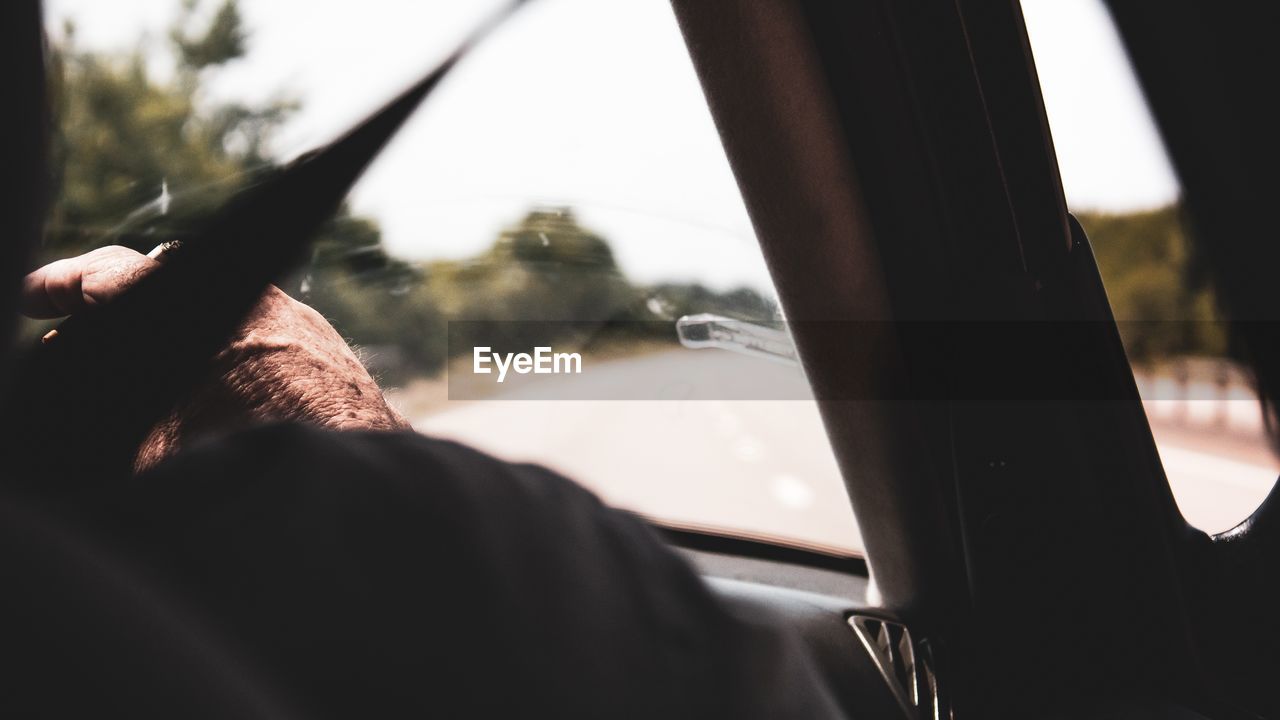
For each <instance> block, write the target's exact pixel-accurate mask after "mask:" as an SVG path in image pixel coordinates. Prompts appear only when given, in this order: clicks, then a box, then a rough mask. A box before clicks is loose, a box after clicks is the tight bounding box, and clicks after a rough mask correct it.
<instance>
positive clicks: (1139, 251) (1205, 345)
mask: <svg viewBox="0 0 1280 720" xmlns="http://www.w3.org/2000/svg"><path fill="white" fill-rule="evenodd" d="M1076 217H1077V218H1078V219H1079V220H1080V224H1081V225H1082V226H1083V227H1084V229H1085V232H1086V234H1087V235H1088V236H1089V241H1090V243H1091V244H1092V246H1093V251H1094V254H1095V255H1096V256H1097V260H1098V267H1099V269H1100V270H1101V272H1102V279H1103V284H1104V285H1105V287H1106V290H1107V297H1108V299H1109V300H1110V301H1111V307H1112V310H1113V312H1114V314H1115V317H1116V320H1117V321H1118V322H1119V326H1120V334H1121V338H1122V339H1123V340H1124V344H1125V349H1126V351H1127V352H1128V354H1129V358H1130V360H1132V361H1133V362H1136V363H1144V364H1153V363H1160V362H1162V361H1165V360H1168V359H1171V358H1176V357H1182V356H1188V355H1200V356H1211V357H1220V356H1223V355H1225V354H1226V353H1227V339H1226V333H1225V329H1224V327H1223V326H1222V325H1221V324H1220V323H1219V322H1217V320H1218V318H1219V316H1218V312H1217V308H1216V306H1215V304H1214V299H1213V294H1212V290H1211V288H1209V287H1207V285H1206V283H1205V282H1203V278H1202V274H1201V273H1199V272H1198V271H1197V267H1198V263H1196V262H1195V257H1194V256H1192V254H1191V245H1190V243H1189V242H1188V239H1187V237H1186V234H1185V233H1186V231H1185V226H1184V223H1183V219H1182V215H1181V210H1180V209H1179V208H1178V207H1177V206H1176V205H1170V206H1167V207H1163V208H1159V209H1155V210H1149V211H1145V212H1134V213H1124V214H1106V213H1076Z"/></svg>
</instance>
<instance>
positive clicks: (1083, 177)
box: [1022, 0, 1280, 532]
mask: <svg viewBox="0 0 1280 720" xmlns="http://www.w3.org/2000/svg"><path fill="white" fill-rule="evenodd" d="M1022 8H1023V13H1024V15H1025V17H1026V23H1027V32H1028V34H1029V36H1030V39H1031V47H1032V52H1033V53H1034V55H1035V60H1036V69H1037V72H1038V73H1039V76H1040V82H1041V86H1042V87H1043V92H1044V98H1045V106H1046V109H1047V111H1048V115H1049V125H1050V129H1051V131H1052V134H1053V141H1054V145H1055V147H1056V150H1057V155H1058V164H1059V168H1060V169H1061V172H1062V182H1063V186H1064V188H1065V190H1066V195H1067V204H1068V206H1069V208H1070V210H1071V212H1072V213H1073V214H1074V215H1075V216H1076V217H1077V218H1078V219H1079V220H1080V223H1081V225H1083V226H1084V228H1085V231H1086V232H1087V233H1088V235H1089V239H1090V241H1091V243H1092V245H1093V248H1094V252H1095V253H1096V255H1097V259H1098V265H1099V267H1100V269H1101V272H1102V277H1103V282H1104V284H1105V286H1106V290H1107V296H1108V298H1109V299H1110V301H1111V305H1112V309H1113V311H1114V313H1115V316H1116V320H1117V322H1118V323H1119V327H1120V333H1121V336H1122V338H1123V340H1124V343H1125V350H1126V352H1127V353H1128V355H1129V359H1130V362H1131V363H1132V364H1133V369H1134V374H1135V376H1136V378H1137V380H1138V385H1139V390H1140V392H1141V393H1142V396H1143V402H1144V406H1145V408H1146V410H1147V417H1148V419H1149V421H1150V423H1151V429H1152V432H1153V434H1154V435H1155V439H1156V444H1157V446H1158V447H1159V450H1160V457H1161V460H1162V461H1163V464H1164V467H1165V472H1166V474H1167V475H1168V478H1169V483H1170V486H1171V487H1172V489H1173V493H1174V497H1175V498H1176V499H1177V501H1178V506H1179V508H1180V509H1181V510H1182V513H1183V515H1184V516H1185V517H1186V518H1187V520H1188V521H1189V522H1190V523H1191V524H1193V525H1195V526H1196V527H1199V528H1200V529H1202V530H1205V531H1207V532H1221V531H1224V530H1228V529H1230V528H1231V527H1233V526H1235V525H1236V524H1237V523H1239V522H1240V521H1241V520H1243V519H1245V518H1246V517H1247V516H1248V515H1249V514H1250V513H1251V512H1253V510H1254V509H1255V508H1256V507H1257V506H1258V504H1259V503H1261V502H1262V500H1263V499H1264V498H1265V497H1266V494H1267V492H1269V491H1270V489H1271V487H1272V485H1273V484H1274V482H1275V479H1276V475H1277V472H1278V471H1280V463H1278V462H1277V460H1276V458H1275V456H1274V455H1273V454H1272V453H1271V451H1270V449H1269V445H1268V443H1267V441H1266V437H1265V435H1264V431H1263V425H1262V415H1261V411H1260V408H1259V404H1258V402H1257V397H1256V395H1255V393H1254V392H1253V390H1252V388H1251V386H1250V381H1249V378H1248V375H1247V374H1246V373H1245V372H1244V371H1242V369H1241V368H1240V367H1239V366H1238V365H1236V364H1235V363H1234V362H1233V361H1232V360H1231V358H1230V357H1229V356H1228V352H1227V351H1228V348H1227V344H1226V335H1225V332H1224V330H1223V326H1222V324H1221V322H1220V317H1219V315H1218V312H1217V308H1216V307H1215V304H1214V296H1213V289H1212V288H1211V287H1209V286H1207V284H1206V283H1205V282H1204V281H1203V273H1202V272H1200V270H1199V268H1198V263H1197V259H1196V257H1195V255H1194V254H1193V253H1192V252H1191V246H1190V245H1189V243H1188V242H1187V240H1188V231H1189V229H1188V227H1187V226H1186V225H1185V224H1184V222H1183V216H1182V213H1181V209H1180V189H1179V186H1178V181H1177V178H1176V176H1175V174H1174V172H1173V170H1172V168H1171V167H1170V164H1169V159H1168V157H1167V156H1166V154H1165V150H1164V146H1163V144H1162V142H1161V140H1160V136H1159V133H1158V131H1157V129H1156V127H1155V124H1154V121H1153V119H1152V118H1151V116H1150V112H1149V110H1148V109H1147V106H1146V104H1145V101H1144V99H1143V96H1142V91H1141V88H1140V86H1139V84H1138V82H1137V79H1136V78H1135V77H1134V75H1133V71H1132V69H1131V68H1130V66H1129V62H1128V59H1127V58H1126V56H1125V51H1124V48H1123V46H1122V44H1121V41H1120V38H1119V36H1118V35H1117V33H1116V30H1115V28H1114V26H1113V24H1112V21H1111V18H1110V16H1109V15H1108V13H1107V10H1106V8H1105V7H1104V6H1103V4H1102V2H1101V0H1082V1H1081V2H1071V3H1063V2H1055V1H1054V0H1022Z"/></svg>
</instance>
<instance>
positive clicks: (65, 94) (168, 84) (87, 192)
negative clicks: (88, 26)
mask: <svg viewBox="0 0 1280 720" xmlns="http://www.w3.org/2000/svg"><path fill="white" fill-rule="evenodd" d="M197 10H198V6H197V3H196V2H194V1H187V2H185V3H184V4H183V6H182V9H181V12H180V13H179V14H178V17H177V20H176V21H175V24H174V26H173V27H172V28H171V30H170V33H169V39H170V42H171V47H170V48H169V49H170V50H171V51H172V52H171V54H170V57H171V58H172V67H171V68H168V69H167V70H168V71H167V72H157V71H156V68H155V67H153V65H154V64H157V63H158V60H157V58H158V56H159V54H157V53H154V52H153V53H150V54H148V53H147V52H145V45H144V44H143V43H141V42H140V43H139V46H138V47H137V48H136V49H134V50H133V51H131V52H127V53H100V52H93V51H90V50H85V49H82V48H80V47H78V46H77V44H76V33H75V27H74V25H72V24H71V23H68V24H67V26H66V29H65V32H64V36H65V39H64V40H63V41H62V42H60V43H59V44H57V45H55V46H54V47H53V48H52V53H51V55H52V62H51V83H52V93H51V95H52V98H53V105H54V107H53V110H54V116H55V118H56V119H57V125H56V128H55V132H54V135H53V139H52V140H53V141H52V148H51V151H52V152H51V154H52V159H53V168H54V178H53V180H54V183H55V189H56V192H55V193H54V198H55V202H54V205H53V208H52V212H51V214H50V221H49V224H48V228H47V233H46V239H45V247H44V250H45V252H44V258H43V259H46V260H47V259H50V258H52V257H59V256H65V255H69V254H73V253H76V252H81V251H83V250H84V249H86V248H89V247H93V246H96V245H102V244H106V243H109V242H115V243H120V244H127V245H130V246H134V247H140V248H143V249H149V246H153V245H155V244H156V242H158V239H159V238H161V237H172V236H173V235H175V234H181V232H182V231H183V230H184V229H185V228H187V227H189V226H190V225H191V224H192V223H196V222H198V220H199V218H200V217H201V216H204V215H207V214H208V212H209V211H210V210H212V209H213V208H215V207H217V206H218V205H220V204H221V203H222V202H223V201H224V200H225V199H226V197H227V196H228V195H229V194H230V193H231V192H232V191H233V190H234V189H235V188H236V187H238V186H240V185H242V184H244V183H245V182H247V181H248V180H249V179H250V178H251V177H252V173H253V171H255V170H259V169H262V168H264V166H267V165H269V164H270V160H269V158H268V155H267V149H266V146H267V143H268V142H269V140H270V139H271V136H272V133H273V132H274V131H275V130H276V129H277V128H278V127H279V126H280V124H281V123H282V122H283V121H284V120H285V119H286V118H287V117H288V115H289V113H290V112H291V111H292V110H293V109H294V108H295V105H294V104H293V103H290V102H287V101H276V102H270V103H266V104H264V105H261V106H250V105H246V104H241V103H227V102H213V101H211V100H210V99H209V98H207V97H205V93H203V92H202V87H203V85H204V81H205V80H206V79H207V78H208V77H209V75H211V74H212V73H216V72H217V70H218V69H219V68H220V67H222V66H224V65H226V64H227V63H230V62H232V61H234V60H236V59H238V58H240V57H242V56H243V55H244V52H245V39H246V34H245V31H244V29H243V28H242V26H241V21H240V14H239V10H238V8H237V5H236V2H235V0H226V1H225V2H223V3H222V5H221V6H219V7H218V8H217V10H216V11H215V12H214V14H213V17H212V20H211V21H210V22H208V23H207V24H204V25H203V27H202V26H201V25H202V24H201V23H199V22H198V15H199V13H198V12H197ZM152 240H155V242H153V241H152Z"/></svg>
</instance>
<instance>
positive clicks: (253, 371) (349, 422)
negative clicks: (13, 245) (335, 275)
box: [22, 246, 408, 469]
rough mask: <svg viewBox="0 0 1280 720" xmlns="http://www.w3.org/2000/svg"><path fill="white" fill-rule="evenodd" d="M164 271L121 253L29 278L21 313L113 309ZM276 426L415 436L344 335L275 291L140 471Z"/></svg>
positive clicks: (104, 253)
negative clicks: (248, 429) (230, 436)
mask: <svg viewBox="0 0 1280 720" xmlns="http://www.w3.org/2000/svg"><path fill="white" fill-rule="evenodd" d="M157 267H159V263H158V262H157V261H156V260H153V259H151V258H149V257H147V256H145V255H142V254H140V253H137V252H134V251H133V250H129V249H128V248H123V247H118V246H112V247H104V248H99V249H97V250H94V251H92V252H89V253H86V254H84V255H81V256H79V257H74V258H68V259H65V260H58V261H57V262H54V263H50V264H49V265H45V266H44V267H42V268H39V269H38V270H36V271H34V272H32V273H31V274H30V275H28V276H27V277H26V279H25V280H24V282H23V286H22V311H23V313H25V314H26V315H28V316H30V317H34V318H52V317H61V316H63V315H70V314H73V313H75V312H78V311H80V310H83V309H84V308H87V307H91V306H93V305H98V304H101V303H104V302H107V301H109V300H111V299H112V298H114V297H116V296H117V295H119V294H120V293H122V292H123V291H124V290H125V289H127V288H128V287H130V286H131V285H133V284H134V283H136V282H137V281H138V280H140V279H141V278H143V277H144V276H146V274H147V273H149V272H151V271H152V270H154V269H156V268H157ZM269 421H298V422H306V423H312V424H315V425H320V426H323V427H328V428H334V429H339V430H355V429H361V430H367V429H373V430H398V429H405V428H408V423H406V422H405V420H404V418H402V417H400V415H399V414H398V413H396V412H395V410H393V409H391V407H390V406H388V405H387V403H386V401H385V400H384V399H383V397H382V392H381V391H380V390H379V389H378V385H377V383H375V382H374V381H373V378H371V377H369V373H368V372H366V371H365V369H364V367H363V366H362V365H361V364H360V361H359V360H358V359H357V358H356V356H355V354H354V353H353V352H352V351H351V349H350V348H349V347H347V344H346V342H344V341H343V339H342V338H341V336H339V335H338V333H337V331H335V330H334V329H333V327H332V326H331V325H329V323H328V322H326V321H325V319H324V318H323V317H321V316H320V314H319V313H317V312H316V311H315V310H312V309H311V308H310V307H307V306H306V305H303V304H302V303H300V302H298V301H296V300H294V299H293V298H291V297H289V296H288V295H286V294H285V293H283V292H281V291H280V290H279V289H278V288H275V287H270V288H268V289H267V291H266V292H265V293H264V294H263V296H262V299H261V300H260V301H259V302H258V305H257V306H256V307H255V308H254V310H253V311H252V312H251V313H250V315H249V317H248V318H247V319H246V320H245V321H244V323H243V324H242V325H241V327H240V329H239V330H238V331H237V332H236V334H235V336H234V337H233V338H232V339H231V341H230V343H229V344H228V345H227V347H225V348H224V349H223V350H222V351H221V352H219V353H218V355H217V357H216V358H215V359H214V361H213V364H212V367H211V368H210V374H209V376H208V378H207V379H206V381H205V382H204V383H202V384H201V385H200V386H199V387H197V388H195V389H194V390H193V391H192V393H191V394H190V396H189V397H188V398H187V399H186V400H185V401H184V402H183V403H182V404H181V406H180V407H178V408H177V409H176V410H175V411H174V412H173V414H172V415H170V417H169V418H167V419H166V420H164V421H163V422H161V423H160V424H159V425H157V426H156V427H155V429H154V430H153V431H152V432H151V435H150V437H148V439H147V441H146V442H145V443H144V444H143V446H142V448H141V450H140V451H139V453H138V458H137V462H136V466H137V467H138V469H144V468H147V467H150V466H151V465H154V464H155V463H156V462H158V461H159V460H161V459H162V458H164V457H166V456H168V455H170V454H172V453H173V452H175V451H176V450H177V449H178V448H179V447H181V446H182V445H184V444H188V443H190V442H192V441H193V440H195V439H197V438H199V437H200V436H203V435H208V434H213V433H221V432H226V431H228V430H232V429H236V428H239V427H244V426H247V425H250V424H254V423H260V422H269Z"/></svg>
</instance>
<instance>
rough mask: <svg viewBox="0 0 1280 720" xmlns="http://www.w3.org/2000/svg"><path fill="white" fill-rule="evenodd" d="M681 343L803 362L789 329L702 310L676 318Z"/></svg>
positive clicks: (796, 362) (783, 360)
mask: <svg viewBox="0 0 1280 720" xmlns="http://www.w3.org/2000/svg"><path fill="white" fill-rule="evenodd" d="M676 335H677V336H678V337H679V338H680V344H681V345H683V346H685V347H687V348H692V349H695V350H697V349H702V348H719V349H721V350H728V351H730V352H736V353H741V354H743V355H750V356H752V357H759V358H765V359H767V360H773V361H775V362H783V363H789V364H792V365H795V364H798V363H799V362H800V357H799V356H798V355H797V354H796V346H795V343H793V342H792V341H791V336H790V335H788V334H787V332H786V331H785V330H779V329H777V328H771V327H767V326H764V325H757V324H756V323H751V322H747V321H745V320H735V319H733V318H728V317H724V316H722V315H712V314H710V313H701V314H698V315H685V316H684V317H682V318H680V319H679V320H676Z"/></svg>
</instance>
